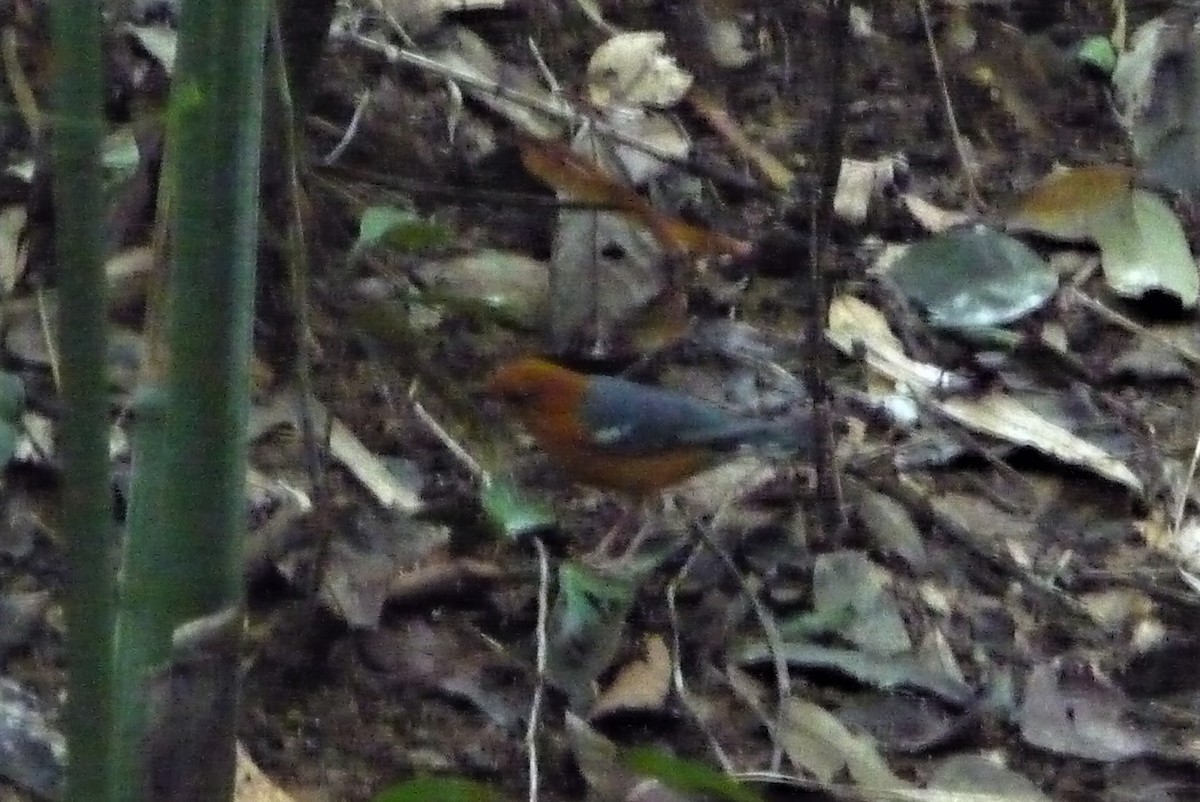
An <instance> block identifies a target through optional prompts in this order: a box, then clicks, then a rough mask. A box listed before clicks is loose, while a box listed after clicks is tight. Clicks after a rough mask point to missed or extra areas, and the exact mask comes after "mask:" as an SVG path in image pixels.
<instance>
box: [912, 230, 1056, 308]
mask: <svg viewBox="0 0 1200 802" xmlns="http://www.w3.org/2000/svg"><path fill="white" fill-rule="evenodd" d="M888 275H889V277H890V278H891V279H892V280H893V281H894V282H895V283H896V285H897V286H898V287H899V288H900V290H901V291H902V292H903V293H904V294H905V295H907V296H908V297H909V298H911V299H912V300H913V301H914V302H915V303H917V304H918V305H919V306H920V307H921V308H923V309H924V310H925V311H926V313H927V314H928V316H929V322H930V323H931V324H932V325H934V326H941V327H951V328H978V327H983V326H1000V325H1004V324H1005V323H1011V322H1013V321H1015V320H1018V319H1020V318H1022V317H1024V316H1025V315H1027V314H1029V313H1030V312H1033V311H1034V310H1036V309H1038V308H1040V307H1041V306H1042V305H1043V304H1044V303H1046V301H1047V300H1049V298H1050V296H1051V295H1053V294H1054V291H1055V290H1056V289H1057V288H1058V276H1057V275H1056V274H1055V272H1054V271H1053V270H1052V269H1051V268H1050V265H1048V264H1046V261H1045V260H1044V259H1042V258H1041V257H1040V256H1038V255H1037V254H1036V253H1034V252H1033V251H1032V250H1030V249H1029V248H1028V247H1027V246H1026V245H1024V244H1023V243H1021V242H1019V241H1017V240H1015V239H1013V238H1012V237H1009V236H1007V235H1005V234H1001V233H1000V232H998V231H994V230H993V229H990V228H988V227H987V226H984V225H981V224H976V225H972V226H964V227H962V228H953V229H950V230H948V231H946V232H945V233H942V234H937V235H934V236H933V237H931V238H930V239H927V240H924V241H921V242H918V243H916V244H915V245H913V246H911V247H910V248H909V249H908V250H906V251H905V252H904V253H903V254H902V255H901V256H900V258H899V259H897V260H896V263H895V264H894V265H893V266H892V267H891V269H890V270H889V271H888Z"/></svg>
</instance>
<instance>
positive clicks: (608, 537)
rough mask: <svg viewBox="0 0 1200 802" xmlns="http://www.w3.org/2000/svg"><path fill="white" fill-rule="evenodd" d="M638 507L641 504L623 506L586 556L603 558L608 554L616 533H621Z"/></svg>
mask: <svg viewBox="0 0 1200 802" xmlns="http://www.w3.org/2000/svg"><path fill="white" fill-rule="evenodd" d="M640 509H641V505H638V506H636V507H625V509H623V510H622V511H621V514H620V515H619V516H618V517H617V520H616V521H615V522H614V523H613V525H612V526H611V527H609V529H608V531H607V532H605V533H604V537H602V538H600V544H599V545H598V546H596V548H594V549H592V550H591V551H590V552H588V556H589V557H595V558H601V559H603V558H604V557H605V556H606V555H607V554H608V552H609V549H611V548H612V544H613V541H615V540H616V539H617V535H619V534H621V532H622V531H623V530H624V529H626V528H627V527H628V526H629V521H630V519H632V518H633V517H634V515H635V514H636V513H637V512H638V511H639V510H640ZM634 538H635V539H636V538H637V535H634Z"/></svg>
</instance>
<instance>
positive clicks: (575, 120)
mask: <svg viewBox="0 0 1200 802" xmlns="http://www.w3.org/2000/svg"><path fill="white" fill-rule="evenodd" d="M330 37H331V38H336V39H342V40H345V41H349V42H351V43H353V44H356V45H358V46H360V47H362V48H364V49H366V50H369V51H371V52H372V53H375V54H376V55H378V56H379V57H380V58H382V59H384V60H385V61H387V62H388V63H391V64H407V65H409V66H410V67H415V68H417V69H420V70H424V71H425V72H428V73H431V74H433V75H437V76H439V77H441V78H445V79H446V80H448V81H453V82H455V83H458V84H462V85H464V86H467V87H470V88H471V89H473V90H475V91H476V92H478V93H480V94H481V95H491V96H494V97H497V98H502V99H504V100H508V101H511V102H513V103H518V104H520V105H522V106H525V107H526V108H528V109H531V110H533V111H536V112H538V113H539V114H544V115H546V116H547V117H551V118H553V119H556V120H560V121H562V122H563V123H564V124H565V125H567V126H569V127H571V128H579V127H581V126H583V125H584V124H587V125H591V126H592V127H593V129H594V131H595V133H596V134H597V135H599V136H604V137H607V138H609V139H612V140H614V141H617V142H620V143H621V144H622V145H625V146H627V147H630V148H633V149H634V150H637V151H640V152H642V153H645V154H648V155H650V156H653V157H654V158H656V159H658V160H660V161H663V162H667V163H668V164H673V165H675V166H677V167H679V168H681V169H684V170H688V171H691V172H693V173H696V174H698V175H702V176H704V177H705V178H709V179H711V180H713V181H716V182H718V183H721V184H722V185H724V186H728V187H734V188H737V189H739V190H741V191H743V192H748V193H752V194H754V195H756V196H759V197H763V196H765V195H766V194H767V193H766V191H765V190H764V189H763V188H762V187H761V186H759V184H758V183H757V182H755V181H748V180H746V179H745V178H744V177H742V176H740V175H735V174H733V173H732V172H731V171H728V170H723V169H721V168H720V167H718V166H717V165H713V164H705V163H702V162H700V161H698V160H696V159H694V158H688V157H681V156H679V155H678V154H676V153H672V152H670V151H668V150H665V149H663V148H660V147H658V146H656V145H654V144H652V143H650V142H647V141H645V140H644V139H640V138H638V136H637V135H636V134H633V133H629V132H627V131H623V130H621V129H620V128H617V127H615V126H613V125H612V124H610V123H608V122H606V121H604V120H602V119H598V118H594V117H591V116H590V115H587V114H584V113H582V112H580V111H579V110H577V109H576V108H575V107H573V106H572V105H571V104H569V103H567V102H566V101H565V100H546V99H544V98H540V97H536V96H533V95H529V94H527V93H525V92H522V91H520V90H517V89H513V88H512V87H509V86H505V85H504V84H501V83H500V82H499V81H496V80H493V79H491V78H488V77H486V76H484V75H480V74H479V73H475V72H470V71H468V70H464V69H460V68H458V67H455V66H452V65H449V64H443V63H442V62H440V61H438V60H436V59H432V58H430V57H428V56H425V55H422V54H420V53H416V52H414V51H412V50H406V49H404V48H400V47H396V46H395V45H392V44H389V43H387V42H380V41H377V40H375V39H372V38H371V37H369V36H364V35H362V34H360V33H357V32H354V31H333V32H331V33H330ZM514 123H516V121H514ZM516 124H519V123H516ZM527 133H532V134H535V135H536V132H527Z"/></svg>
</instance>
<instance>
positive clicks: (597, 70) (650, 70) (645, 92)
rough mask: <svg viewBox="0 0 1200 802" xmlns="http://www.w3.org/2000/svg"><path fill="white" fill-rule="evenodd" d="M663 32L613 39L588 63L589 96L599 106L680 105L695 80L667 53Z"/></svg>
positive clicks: (630, 34) (602, 46)
mask: <svg viewBox="0 0 1200 802" xmlns="http://www.w3.org/2000/svg"><path fill="white" fill-rule="evenodd" d="M666 41H667V37H666V35H664V34H663V33H662V32H660V31H630V32H628V33H620V34H617V35H616V36H614V37H613V38H611V39H609V40H608V41H607V42H605V43H604V44H602V45H600V47H598V48H596V52H595V53H593V54H592V59H591V61H589V62H588V70H587V77H588V96H589V97H590V98H591V100H592V102H593V103H595V104H596V105H597V106H601V107H608V106H655V107H659V108H666V107H668V106H674V105H675V104H676V103H678V102H679V101H680V100H681V99H682V98H683V96H684V95H685V94H687V91H688V89H689V88H690V87H691V85H692V76H691V75H690V74H689V73H688V72H687V71H685V70H683V69H682V68H680V67H679V65H678V64H676V63H675V59H674V58H673V57H671V56H669V55H667V54H666V53H664V52H663V45H665V44H666Z"/></svg>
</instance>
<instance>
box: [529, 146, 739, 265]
mask: <svg viewBox="0 0 1200 802" xmlns="http://www.w3.org/2000/svg"><path fill="white" fill-rule="evenodd" d="M521 161H522V163H523V164H524V165H525V169H527V170H528V171H529V172H530V173H531V174H532V175H534V176H536V177H537V178H539V179H541V180H542V181H544V182H546V183H547V184H549V185H550V186H552V187H554V188H555V189H556V190H558V191H559V192H560V193H562V194H564V195H566V196H567V197H570V198H574V199H575V200H579V201H585V202H588V203H593V204H596V205H597V206H601V207H608V208H611V209H616V210H619V211H621V212H623V213H624V214H627V215H629V216H630V217H632V218H633V219H634V220H636V221H637V222H638V223H640V224H642V225H643V226H645V227H646V228H648V229H649V230H650V231H651V232H653V233H654V236H655V238H656V239H657V240H658V241H659V243H660V244H661V245H662V246H663V247H664V248H666V249H667V250H669V251H672V252H676V253H684V254H693V255H702V254H727V253H744V252H746V251H747V250H748V246H747V245H746V243H744V242H741V241H739V240H736V239H734V238H732V237H728V236H725V235H724V234H720V233H717V232H715V231H709V230H707V229H703V228H699V227H697V226H693V225H691V224H689V223H686V222H684V221H682V220H679V219H676V218H673V217H670V216H668V215H665V214H663V213H662V212H660V211H658V210H657V209H655V208H654V207H653V206H652V205H651V204H650V202H649V201H647V200H646V199H645V198H643V197H642V196H641V195H638V194H637V193H636V192H635V191H634V190H633V188H632V187H631V186H629V185H628V184H625V183H623V182H621V181H619V180H618V179H616V178H613V177H612V176H611V175H609V174H608V173H606V172H605V171H604V170H603V169H602V168H601V167H599V166H598V165H597V164H596V163H595V162H594V161H592V160H590V159H588V158H586V157H585V156H583V155H581V154H579V153H576V152H575V151H573V150H571V149H570V148H568V147H567V146H565V145H562V144H559V143H556V142H539V141H536V140H531V139H526V140H524V141H523V142H522V143H521Z"/></svg>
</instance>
